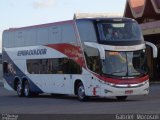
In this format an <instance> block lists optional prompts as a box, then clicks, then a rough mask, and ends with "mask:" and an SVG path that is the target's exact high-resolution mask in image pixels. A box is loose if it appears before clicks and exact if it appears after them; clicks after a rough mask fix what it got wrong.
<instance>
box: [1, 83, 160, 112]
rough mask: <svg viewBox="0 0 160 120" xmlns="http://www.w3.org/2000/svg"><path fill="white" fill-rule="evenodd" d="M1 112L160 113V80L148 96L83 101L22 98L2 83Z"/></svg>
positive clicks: (69, 97) (66, 97)
mask: <svg viewBox="0 0 160 120" xmlns="http://www.w3.org/2000/svg"><path fill="white" fill-rule="evenodd" d="M0 113H12V114H117V113H120V114H123V113H125V114H132V113H142V114H151V113H154V114H156V113H160V84H154V85H151V87H150V94H149V95H147V96H131V97H128V99H127V101H123V102H118V101H117V100H116V99H115V98H105V99H104V98H93V99H90V100H88V101H87V102H79V101H78V100H77V98H76V97H74V96H65V95H63V96H61V97H53V96H50V95H46V94H45V95H40V96H38V97H35V98H19V97H18V96H17V95H16V92H13V91H7V90H5V89H4V88H3V87H2V86H1V87H0Z"/></svg>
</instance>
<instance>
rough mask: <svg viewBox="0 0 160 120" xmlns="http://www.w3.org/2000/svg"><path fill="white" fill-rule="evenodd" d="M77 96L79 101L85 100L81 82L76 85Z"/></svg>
mask: <svg viewBox="0 0 160 120" xmlns="http://www.w3.org/2000/svg"><path fill="white" fill-rule="evenodd" d="M77 97H78V99H79V100H80V101H85V100H86V98H87V97H86V94H85V89H84V85H83V84H82V83H81V82H80V83H79V84H78V86H77Z"/></svg>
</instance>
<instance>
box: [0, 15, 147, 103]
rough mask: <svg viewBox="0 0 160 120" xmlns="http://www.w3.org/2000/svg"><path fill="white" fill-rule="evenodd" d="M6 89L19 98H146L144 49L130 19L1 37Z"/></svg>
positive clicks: (88, 22)
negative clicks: (64, 95)
mask: <svg viewBox="0 0 160 120" xmlns="http://www.w3.org/2000/svg"><path fill="white" fill-rule="evenodd" d="M2 44H3V50H2V53H3V73H4V75H3V78H4V86H5V88H8V89H12V90H15V91H17V94H18V96H20V97H23V96H25V97H30V96H33V95H36V94H40V93H51V94H69V95H77V96H78V98H79V100H81V101H83V100H85V99H86V98H87V97H89V96H94V97H108V96H115V97H117V99H118V100H125V99H126V98H127V96H130V95H146V94H148V92H149V76H148V67H147V59H146V54H145V52H146V50H145V49H146V47H145V42H144V39H143V35H142V33H141V30H140V28H139V26H138V24H137V22H136V21H135V20H133V19H129V18H84V19H74V20H69V21H63V22H56V23H49V24H43V25H35V26H28V27H22V28H12V29H8V30H5V31H4V32H3V43H2Z"/></svg>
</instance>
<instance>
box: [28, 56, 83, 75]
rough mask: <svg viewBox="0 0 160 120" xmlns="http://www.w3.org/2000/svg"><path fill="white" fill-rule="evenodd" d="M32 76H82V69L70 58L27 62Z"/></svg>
mask: <svg viewBox="0 0 160 120" xmlns="http://www.w3.org/2000/svg"><path fill="white" fill-rule="evenodd" d="M27 70H28V72H29V73H30V74H81V72H82V69H81V67H80V66H79V65H78V64H77V63H76V62H74V61H73V60H71V59H68V58H50V59H33V60H27Z"/></svg>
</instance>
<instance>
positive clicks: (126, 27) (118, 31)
mask: <svg viewBox="0 0 160 120" xmlns="http://www.w3.org/2000/svg"><path fill="white" fill-rule="evenodd" d="M97 27H98V33H99V39H100V41H103V42H105V41H140V40H143V37H142V33H141V30H140V28H139V26H138V24H137V23H136V22H135V21H127V22H125V21H120V22H102V23H97Z"/></svg>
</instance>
